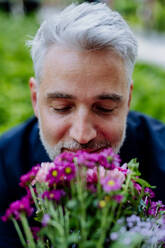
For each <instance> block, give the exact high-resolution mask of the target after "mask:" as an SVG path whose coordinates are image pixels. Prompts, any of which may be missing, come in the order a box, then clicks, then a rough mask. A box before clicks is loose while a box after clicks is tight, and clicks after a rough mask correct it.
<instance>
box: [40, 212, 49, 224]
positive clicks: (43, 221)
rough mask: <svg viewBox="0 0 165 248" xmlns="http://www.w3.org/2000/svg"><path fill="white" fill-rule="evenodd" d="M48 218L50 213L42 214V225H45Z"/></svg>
mask: <svg viewBox="0 0 165 248" xmlns="http://www.w3.org/2000/svg"><path fill="white" fill-rule="evenodd" d="M49 220H50V215H49V214H44V216H43V218H42V226H47V224H48V223H49Z"/></svg>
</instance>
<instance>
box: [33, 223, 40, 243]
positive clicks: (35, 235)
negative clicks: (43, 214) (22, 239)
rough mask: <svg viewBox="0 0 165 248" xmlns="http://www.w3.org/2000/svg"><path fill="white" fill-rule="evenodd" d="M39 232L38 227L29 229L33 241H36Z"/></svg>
mask: <svg viewBox="0 0 165 248" xmlns="http://www.w3.org/2000/svg"><path fill="white" fill-rule="evenodd" d="M40 230H41V228H40V227H38V226H33V227H31V231H32V234H33V237H34V239H35V240H38V232H39V231H40Z"/></svg>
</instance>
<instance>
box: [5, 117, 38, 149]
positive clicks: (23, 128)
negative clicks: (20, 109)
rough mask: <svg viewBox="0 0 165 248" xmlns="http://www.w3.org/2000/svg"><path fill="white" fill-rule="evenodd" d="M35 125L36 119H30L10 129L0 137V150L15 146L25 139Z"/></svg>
mask: <svg viewBox="0 0 165 248" xmlns="http://www.w3.org/2000/svg"><path fill="white" fill-rule="evenodd" d="M36 124H37V119H36V118H35V117H32V118H30V119H28V120H27V121H25V122H24V123H22V124H19V125H18V126H16V127H14V128H12V129H10V130H9V131H7V132H5V133H4V134H2V135H1V136H0V150H3V149H5V148H7V147H9V146H13V145H14V146H16V145H17V144H19V143H20V142H22V141H23V139H27V138H28V135H29V134H30V132H31V130H32V129H33V127H34V126H35V125H36Z"/></svg>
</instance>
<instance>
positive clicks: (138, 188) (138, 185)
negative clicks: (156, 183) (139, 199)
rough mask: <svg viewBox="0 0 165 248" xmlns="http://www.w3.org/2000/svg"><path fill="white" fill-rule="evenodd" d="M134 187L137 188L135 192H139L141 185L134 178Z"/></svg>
mask: <svg viewBox="0 0 165 248" xmlns="http://www.w3.org/2000/svg"><path fill="white" fill-rule="evenodd" d="M132 182H133V186H134V188H135V189H136V190H137V192H138V193H139V194H140V193H141V190H142V187H141V185H140V184H138V183H136V182H135V181H134V180H132Z"/></svg>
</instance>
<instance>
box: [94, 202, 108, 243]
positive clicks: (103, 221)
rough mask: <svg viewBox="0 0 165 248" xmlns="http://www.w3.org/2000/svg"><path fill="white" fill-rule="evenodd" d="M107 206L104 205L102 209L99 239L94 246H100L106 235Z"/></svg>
mask: <svg viewBox="0 0 165 248" xmlns="http://www.w3.org/2000/svg"><path fill="white" fill-rule="evenodd" d="M108 209H109V208H108V206H106V207H105V208H104V209H103V211H102V218H101V226H100V230H101V235H100V238H99V240H98V241H97V246H96V248H102V247H103V244H104V240H105V237H106V229H107V214H108Z"/></svg>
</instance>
